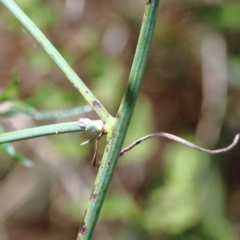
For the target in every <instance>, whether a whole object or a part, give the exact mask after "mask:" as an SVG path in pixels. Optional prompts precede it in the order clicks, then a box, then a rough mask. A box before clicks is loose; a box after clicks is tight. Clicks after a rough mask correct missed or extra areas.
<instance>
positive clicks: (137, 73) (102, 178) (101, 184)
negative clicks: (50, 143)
mask: <svg viewBox="0 0 240 240" xmlns="http://www.w3.org/2000/svg"><path fill="white" fill-rule="evenodd" d="M159 1H160V0H151V1H150V0H148V3H147V6H146V9H145V13H144V18H143V23H142V27H141V32H140V37H139V41H138V45H137V50H136V54H135V57H134V61H133V65H132V69H131V72H130V76H129V81H128V85H127V89H126V92H125V95H124V97H123V100H122V103H121V106H120V108H119V111H118V114H117V117H116V121H115V123H114V125H113V128H112V129H111V130H110V132H109V133H108V138H107V144H106V148H105V152H104V156H103V160H102V163H101V166H100V168H99V171H98V175H97V178H96V181H95V183H94V187H93V191H92V194H91V197H90V200H89V202H88V206H87V210H86V213H85V217H84V219H83V222H82V225H81V227H80V229H79V233H78V236H77V240H83V239H84V240H89V239H91V237H92V235H93V232H94V229H95V225H96V223H97V219H98V217H99V214H100V211H101V208H102V205H103V202H104V199H105V196H106V193H107V190H108V187H109V184H110V181H111V178H112V175H113V172H114V169H115V166H116V163H117V160H118V157H119V153H120V150H121V148H122V144H123V141H124V138H125V135H126V132H127V129H128V125H129V122H130V119H131V116H132V113H133V110H134V106H135V103H136V100H137V97H138V93H139V88H140V85H141V82H142V78H143V74H144V71H145V66H146V62H147V58H148V53H149V48H150V45H151V41H152V36H153V31H154V26H155V22H156V17H157V12H158V6H159ZM119 207H121V206H119Z"/></svg>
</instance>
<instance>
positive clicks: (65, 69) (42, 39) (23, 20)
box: [0, 0, 113, 125]
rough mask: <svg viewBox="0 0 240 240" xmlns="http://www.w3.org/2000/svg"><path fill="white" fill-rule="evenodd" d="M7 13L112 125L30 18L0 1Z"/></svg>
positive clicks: (9, 1) (10, 1)
mask: <svg viewBox="0 0 240 240" xmlns="http://www.w3.org/2000/svg"><path fill="white" fill-rule="evenodd" d="M0 2H2V3H3V4H4V5H5V6H6V7H7V8H8V9H9V11H10V12H11V13H12V14H13V15H14V16H15V17H16V18H17V19H18V20H19V21H20V22H21V23H22V25H23V26H24V27H25V28H26V29H27V30H28V31H29V32H30V33H31V34H32V35H33V37H34V38H35V39H36V40H37V41H38V42H39V44H40V45H41V46H42V47H43V48H44V49H45V51H46V52H47V53H48V55H49V56H50V57H51V58H52V59H53V61H54V62H55V63H56V64H57V65H58V67H59V68H60V69H61V70H62V71H63V73H64V74H65V76H66V77H67V78H68V79H69V81H70V82H72V84H73V85H74V86H75V87H76V88H77V89H78V90H79V92H80V93H81V94H82V95H83V97H84V98H85V99H86V101H87V102H88V103H89V104H90V105H91V106H92V108H93V109H94V110H95V111H96V113H97V114H98V115H99V117H100V118H101V119H102V121H104V122H108V123H109V125H110V124H111V123H112V120H113V118H112V116H111V115H110V114H109V113H108V111H107V110H106V109H105V108H104V106H103V105H102V104H101V103H100V101H99V100H98V99H97V98H96V97H95V96H94V95H93V93H92V92H91V91H90V90H89V89H88V87H87V86H86V85H85V84H84V83H83V81H82V80H81V79H80V78H79V77H78V75H77V74H76V73H75V72H74V71H73V69H72V68H71V67H70V66H69V64H68V63H67V62H66V60H65V59H64V58H63V57H62V56H61V55H60V53H59V52H58V51H57V50H56V48H55V47H54V46H53V45H52V44H51V42H50V41H49V40H48V39H47V38H46V37H45V35H44V34H43V33H42V32H41V31H40V30H39V29H38V27H37V26H36V25H35V24H34V23H33V22H32V21H31V20H30V18H29V17H28V16H27V15H26V14H25V13H24V12H23V11H22V10H21V8H19V7H18V5H17V4H16V3H15V2H14V1H13V0H0Z"/></svg>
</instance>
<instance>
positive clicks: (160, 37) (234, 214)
mask: <svg viewBox="0 0 240 240" xmlns="http://www.w3.org/2000/svg"><path fill="white" fill-rule="evenodd" d="M16 2H17V3H19V5H20V6H21V7H22V8H23V10H24V11H25V12H26V13H27V14H28V15H29V16H30V17H31V19H33V21H34V22H35V23H36V24H37V25H38V26H39V27H40V28H41V29H42V30H43V31H44V33H45V34H46V36H47V37H48V38H49V40H50V41H51V42H52V43H53V44H54V46H56V47H57V48H58V50H59V51H60V52H61V53H62V54H63V56H64V57H66V59H67V61H68V62H69V63H70V64H71V66H73V68H74V70H75V71H76V72H77V73H78V74H79V75H80V77H81V78H82V79H83V81H84V82H85V83H86V84H87V85H88V86H89V88H90V89H91V90H92V91H93V92H94V94H96V96H97V97H98V98H99V99H100V101H101V102H102V103H103V104H104V105H105V106H106V108H107V109H108V110H109V111H110V112H111V113H112V114H113V115H115V114H116V112H117V108H118V106H119V104H120V101H121V98H122V95H123V93H124V89H125V86H126V83H127V78H128V74H129V70H130V67H131V63H132V60H133V55H134V51H135V48H136V43H137V39H138V34H139V29H140V25H141V19H142V15H143V12H144V6H145V1H144V0H141V1H139V0H122V1H94V0H88V1H85V0H81V1H80V0H61V1H59V0H51V1H40V0H34V1H29V0H28V1H26V0H18V1H16ZM239 12H240V5H239V2H238V1H230V2H229V1H227V0H219V1H214V0H204V1H203V0H178V1H175V0H162V1H161V4H160V11H159V17H158V20H157V25H156V29H155V34H154V38H153V43H152V47H151V52H150V56H149V61H148V65H147V69H146V74H145V78H144V81H143V85H142V88H141V93H140V97H139V100H138V103H137V106H136V109H135V112H134V116H133V118H132V121H131V125H130V128H129V131H128V136H127V138H126V141H125V143H124V145H127V144H130V143H131V142H132V141H135V140H136V139H137V138H139V137H142V136H143V135H145V134H148V133H151V132H159V131H162V132H170V133H172V134H176V135H179V136H181V137H186V136H187V137H186V138H188V140H189V139H191V140H192V141H194V142H195V141H197V142H198V144H199V145H201V146H205V147H208V148H217V147H223V146H226V145H227V144H229V142H231V140H232V138H233V136H234V135H235V133H236V132H238V131H239V129H240V125H239V117H240V104H239V102H240V88H239V86H240V84H239V83H240V79H239V78H240V77H239V76H240V55H239V54H240V47H239V46H240V45H239V42H240V27H239V26H240V25H239V22H240V19H239V18H240V14H239ZM0 19H1V21H0V36H1V37H0V90H1V93H2V95H1V97H0V99H1V101H2V102H1V104H0V112H2V111H3V110H4V108H5V107H6V104H3V100H4V101H6V100H8V101H9V100H11V103H12V104H15V106H17V107H18V109H22V110H23V109H25V110H29V109H33V107H34V110H39V111H51V110H56V109H59V110H60V109H65V108H73V107H76V106H82V105H85V104H86V102H85V101H84V99H83V98H82V96H81V95H80V94H79V93H78V92H77V90H76V89H75V88H74V87H73V86H72V85H71V84H70V83H69V82H68V81H67V79H66V78H65V76H64V75H63V74H62V73H61V72H60V70H59V69H58V68H57V67H56V66H55V64H54V63H53V62H52V60H51V59H50V58H49V56H48V55H47V54H46V53H45V52H44V51H43V50H42V49H41V48H40V47H39V45H38V44H37V42H36V41H35V40H34V39H33V38H32V37H31V36H30V35H29V34H28V32H26V30H25V29H24V28H23V27H22V26H21V25H20V24H19V23H18V22H17V20H16V19H15V18H14V17H13V16H12V15H11V14H10V13H9V12H8V11H7V9H5V8H4V7H3V6H2V5H0ZM13 69H16V71H17V73H18V77H17V78H15V79H18V78H19V80H20V84H17V83H18V81H13V80H14V78H12V77H11V71H12V70H13ZM4 89H5V90H4ZM81 116H83V115H81ZM84 116H86V117H88V118H91V119H97V116H96V115H95V114H94V113H92V112H91V113H88V111H87V110H86V113H85V114H84ZM79 117H80V115H79ZM79 117H78V116H77V117H74V116H69V117H68V118H66V119H63V120H61V119H55V120H44V121H35V120H31V119H29V118H28V119H26V118H21V117H17V116H15V117H14V116H12V117H10V116H8V117H4V118H2V119H1V123H2V125H3V127H4V131H13V130H16V129H22V128H28V127H34V126H39V125H43V124H50V123H51V124H52V123H54V122H59V121H76V120H78V118H79ZM92 137H93V136H92V134H90V133H84V134H83V133H81V134H79V133H73V134H65V135H61V136H60V135H59V136H51V137H44V138H39V139H31V140H27V141H23V142H17V143H13V144H12V145H11V147H10V148H8V153H9V150H11V148H12V147H13V146H14V148H15V149H16V152H19V153H21V154H22V155H24V156H25V157H26V159H32V160H33V161H34V167H33V168H30V169H27V168H24V167H22V166H19V165H18V164H17V163H16V164H15V163H14V164H12V160H11V158H9V157H7V158H6V157H5V155H2V154H1V161H0V180H1V182H0V196H1V198H0V210H1V211H0V220H1V221H0V222H1V224H0V229H1V231H0V239H6V240H8V239H24V240H28V239H31V240H32V239H51V240H54V239H58V240H65V239H68V240H69V239H75V238H76V235H77V231H78V228H79V225H80V222H81V220H82V218H83V215H84V211H85V209H86V206H87V200H88V198H89V196H90V194H91V189H92V185H93V182H94V179H95V176H96V173H97V169H93V167H92V166H91V164H90V162H91V159H92V155H93V147H94V146H93V145H94V144H93V143H89V144H88V145H86V146H81V147H80V144H81V143H82V142H83V141H85V140H87V139H90V138H92ZM104 145H105V138H103V139H102V140H101V141H100V143H99V149H98V156H97V159H98V160H101V156H102V152H103V149H104ZM2 147H3V148H4V145H3V146H2ZM5 150H7V148H5ZM10 155H11V154H10ZM239 157H240V156H239V151H238V147H236V148H235V149H234V150H233V151H231V152H230V153H228V154H222V155H216V156H214V157H211V156H209V155H207V154H203V153H199V152H196V151H194V150H192V149H188V148H187V147H185V146H181V145H179V144H178V143H172V142H170V141H168V140H163V139H157V138H155V139H154V138H153V139H150V140H148V141H146V142H144V143H142V144H140V145H138V146H137V147H136V149H133V150H131V151H130V152H128V153H126V154H125V155H124V156H123V157H122V158H120V159H119V164H118V168H117V170H116V172H115V175H114V179H113V182H112V184H111V188H110V190H109V193H108V195H107V199H106V202H105V204H104V208H103V211H102V214H101V216H100V221H99V224H98V225H97V229H96V233H95V235H94V239H106V240H108V239H125V240H127V239H131V240H134V239H136V240H139V239H142V240H145V239H162V240H198V239H199V240H201V239H207V240H219V239H220V240H221V239H222V240H225V239H228V240H237V239H239V238H240V231H239V229H240V228H239V222H240V211H239V207H238V206H239V204H240V178H239V176H240V163H239Z"/></svg>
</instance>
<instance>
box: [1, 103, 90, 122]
mask: <svg viewBox="0 0 240 240" xmlns="http://www.w3.org/2000/svg"><path fill="white" fill-rule="evenodd" d="M9 103H10V104H11V106H10V107H9V108H8V109H6V110H4V111H0V117H9V116H10V117H11V116H20V117H28V118H31V119H34V120H51V119H59V118H63V117H71V116H76V115H79V114H82V113H86V112H91V111H92V108H91V107H90V106H89V105H85V106H79V107H73V108H66V109H62V110H52V111H38V110H36V109H35V108H33V107H26V106H21V104H20V105H19V104H18V103H17V104H15V103H14V102H9Z"/></svg>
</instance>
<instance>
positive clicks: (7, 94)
mask: <svg viewBox="0 0 240 240" xmlns="http://www.w3.org/2000/svg"><path fill="white" fill-rule="evenodd" d="M18 87H19V78H18V75H17V73H16V72H15V71H13V72H12V80H11V83H10V84H9V85H8V86H7V87H6V88H5V89H4V90H3V92H2V93H1V94H0V102H2V101H5V100H10V99H14V98H15V97H16V96H17V94H18Z"/></svg>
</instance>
